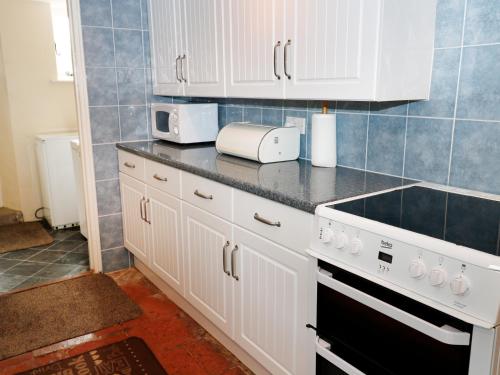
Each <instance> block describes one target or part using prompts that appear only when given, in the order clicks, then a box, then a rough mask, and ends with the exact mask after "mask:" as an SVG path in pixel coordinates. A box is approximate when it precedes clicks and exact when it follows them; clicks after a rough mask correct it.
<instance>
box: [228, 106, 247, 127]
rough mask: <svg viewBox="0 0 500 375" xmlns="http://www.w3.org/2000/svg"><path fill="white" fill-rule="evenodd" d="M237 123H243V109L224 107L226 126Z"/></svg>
mask: <svg viewBox="0 0 500 375" xmlns="http://www.w3.org/2000/svg"><path fill="white" fill-rule="evenodd" d="M238 121H243V108H242V107H233V106H228V107H226V125H227V124H229V123H231V122H238Z"/></svg>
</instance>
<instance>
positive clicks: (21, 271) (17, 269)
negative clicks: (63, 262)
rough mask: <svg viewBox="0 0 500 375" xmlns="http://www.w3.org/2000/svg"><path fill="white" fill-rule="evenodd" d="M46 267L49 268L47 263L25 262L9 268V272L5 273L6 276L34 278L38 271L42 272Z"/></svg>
mask: <svg viewBox="0 0 500 375" xmlns="http://www.w3.org/2000/svg"><path fill="white" fill-rule="evenodd" d="M44 267H47V263H37V262H26V261H23V262H20V263H19V264H17V265H16V266H14V267H12V268H9V269H8V270H7V271H5V274H9V275H20V276H33V275H34V274H35V273H37V272H38V271H40V270H41V269H42V268H44Z"/></svg>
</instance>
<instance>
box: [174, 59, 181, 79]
mask: <svg viewBox="0 0 500 375" xmlns="http://www.w3.org/2000/svg"><path fill="white" fill-rule="evenodd" d="M180 59H181V55H179V56H177V58H176V59H175V78H177V82H182V79H180V78H179V60H180Z"/></svg>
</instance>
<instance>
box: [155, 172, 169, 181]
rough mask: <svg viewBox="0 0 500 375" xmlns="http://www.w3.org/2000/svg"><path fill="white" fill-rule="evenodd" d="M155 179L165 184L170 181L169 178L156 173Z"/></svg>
mask: <svg viewBox="0 0 500 375" xmlns="http://www.w3.org/2000/svg"><path fill="white" fill-rule="evenodd" d="M153 178H154V179H155V180H158V181H163V182H167V181H168V178H166V177H161V176H158V174H156V173H155V174H154V175H153Z"/></svg>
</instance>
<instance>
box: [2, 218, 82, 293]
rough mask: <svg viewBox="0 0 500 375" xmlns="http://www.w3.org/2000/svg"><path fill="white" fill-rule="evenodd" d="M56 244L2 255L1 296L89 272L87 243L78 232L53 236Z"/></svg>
mask: <svg viewBox="0 0 500 375" xmlns="http://www.w3.org/2000/svg"><path fill="white" fill-rule="evenodd" d="M51 234H52V236H53V237H54V240H55V242H54V243H52V244H50V245H46V246H40V247H37V248H32V249H24V250H16V251H11V252H9V253H4V254H0V293H3V292H9V291H12V290H15V289H21V288H28V287H31V286H34V285H36V284H41V283H46V282H48V281H52V280H57V279H60V278H63V277H67V276H72V275H77V274H79V273H82V272H85V271H87V270H88V269H89V255H88V246H87V240H86V239H85V237H83V236H82V235H81V234H80V232H79V231H78V229H77V228H72V229H65V230H58V231H54V232H51Z"/></svg>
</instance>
